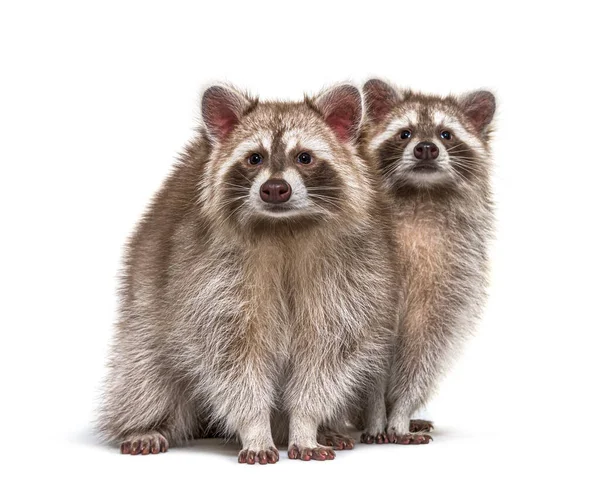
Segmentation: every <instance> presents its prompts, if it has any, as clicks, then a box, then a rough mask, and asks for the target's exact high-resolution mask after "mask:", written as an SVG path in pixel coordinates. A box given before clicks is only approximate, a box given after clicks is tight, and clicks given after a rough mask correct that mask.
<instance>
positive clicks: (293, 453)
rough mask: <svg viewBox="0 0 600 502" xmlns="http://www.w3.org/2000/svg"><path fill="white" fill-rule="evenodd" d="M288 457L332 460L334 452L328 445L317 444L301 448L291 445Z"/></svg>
mask: <svg viewBox="0 0 600 502" xmlns="http://www.w3.org/2000/svg"><path fill="white" fill-rule="evenodd" d="M288 457H289V458H290V459H292V460H305V461H306V460H333V459H334V458H335V452H334V451H333V448H331V447H328V446H318V447H316V448H302V447H298V446H297V445H295V444H294V445H292V446H291V447H290V449H289V450H288Z"/></svg>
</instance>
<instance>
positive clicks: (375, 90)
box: [363, 78, 400, 122]
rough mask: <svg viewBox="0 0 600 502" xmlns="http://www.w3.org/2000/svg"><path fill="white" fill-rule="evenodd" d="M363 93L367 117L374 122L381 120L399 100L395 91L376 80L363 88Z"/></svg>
mask: <svg viewBox="0 0 600 502" xmlns="http://www.w3.org/2000/svg"><path fill="white" fill-rule="evenodd" d="M363 93H364V95H365V107H366V113H367V117H368V118H369V119H370V120H373V121H375V122H379V121H380V120H383V119H384V118H385V116H386V115H387V114H388V113H389V111H390V110H391V109H392V107H393V106H394V105H395V104H396V103H398V101H399V99H400V96H399V95H398V92H397V91H396V89H394V88H393V87H392V86H391V85H389V84H386V83H385V82H384V81H383V80H379V79H376V78H374V79H371V80H369V81H368V82H367V83H366V84H365V85H364V86H363Z"/></svg>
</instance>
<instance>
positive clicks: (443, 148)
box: [362, 80, 495, 444]
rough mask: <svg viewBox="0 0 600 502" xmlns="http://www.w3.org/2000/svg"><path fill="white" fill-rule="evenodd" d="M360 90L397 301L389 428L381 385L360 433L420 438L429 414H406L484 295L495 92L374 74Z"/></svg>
mask: <svg viewBox="0 0 600 502" xmlns="http://www.w3.org/2000/svg"><path fill="white" fill-rule="evenodd" d="M364 94H365V102H366V108H367V116H368V126H367V127H366V128H365V134H364V143H363V147H364V152H363V154H364V155H365V156H366V157H368V158H370V161H371V164H372V165H373V166H374V168H375V169H376V170H377V171H378V172H379V174H380V175H381V177H382V178H383V183H384V185H385V188H386V190H387V191H388V192H389V193H390V194H391V195H392V196H393V197H394V200H395V203H394V209H393V219H394V222H395V227H396V237H397V243H398V244H397V245H398V250H397V253H398V257H399V259H400V277H401V279H402V287H401V289H402V296H403V300H402V308H401V311H402V317H401V321H400V329H399V332H398V336H397V339H396V348H395V351H394V360H393V363H392V369H391V375H390V380H389V387H388V390H387V401H388V407H389V413H388V417H387V429H386V416H385V404H384V397H383V392H380V393H379V395H374V396H373V399H372V402H371V403H370V406H369V414H368V419H367V422H366V431H365V434H363V436H362V441H363V442H367V443H372V442H377V443H384V442H388V441H389V442H392V443H399V444H420V443H427V442H429V440H430V439H431V438H430V436H429V435H427V434H424V432H429V429H431V423H428V422H426V421H413V422H412V423H411V421H410V418H411V416H412V415H413V414H414V413H415V411H416V410H418V409H419V408H420V407H422V406H423V405H424V404H425V403H426V402H427V400H428V398H429V397H430V394H431V392H432V390H433V389H434V386H435V384H436V382H437V380H438V378H439V376H440V374H441V373H442V370H443V369H444V367H445V366H446V363H447V362H448V360H449V358H450V356H452V355H453V354H454V353H455V350H456V348H457V347H458V346H459V345H460V342H461V341H462V339H463V338H464V335H465V334H466V333H468V332H469V331H470V330H471V328H472V326H473V324H474V321H475V320H476V318H477V317H478V315H479V314H480V312H481V309H482V305H483V303H484V300H485V297H486V292H485V289H486V282H487V267H488V263H487V262H488V258H487V245H488V241H489V240H490V237H491V232H492V220H493V218H492V199H491V194H490V169H491V167H490V132H491V128H490V123H491V121H492V118H493V116H494V112H495V99H494V96H493V95H492V94H491V93H489V92H486V91H478V92H473V93H470V94H466V95H464V96H462V97H459V98H454V97H447V98H441V97H436V96H428V95H423V94H418V93H413V92H410V91H406V92H400V91H397V90H396V89H395V88H393V87H391V86H389V85H388V84H386V83H385V82H382V81H381V80H370V81H369V82H367V83H366V84H365V86H364ZM411 431H412V432H413V433H411Z"/></svg>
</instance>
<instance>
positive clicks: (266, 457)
mask: <svg viewBox="0 0 600 502" xmlns="http://www.w3.org/2000/svg"><path fill="white" fill-rule="evenodd" d="M278 460H279V452H278V451H277V448H275V447H274V446H271V447H270V448H267V449H266V450H259V451H258V452H257V451H255V450H248V449H246V450H242V451H240V453H239V455H238V462H239V463H240V464H250V465H254V464H260V465H265V464H274V463H275V462H277V461H278Z"/></svg>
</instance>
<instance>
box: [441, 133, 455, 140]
mask: <svg viewBox="0 0 600 502" xmlns="http://www.w3.org/2000/svg"><path fill="white" fill-rule="evenodd" d="M440 138H442V139H445V140H449V139H452V134H450V131H442V132H441V133H440Z"/></svg>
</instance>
